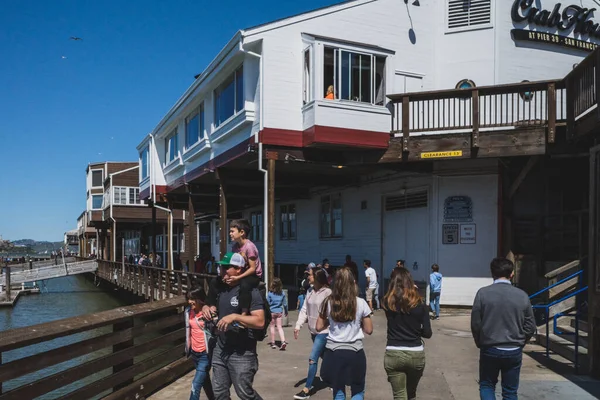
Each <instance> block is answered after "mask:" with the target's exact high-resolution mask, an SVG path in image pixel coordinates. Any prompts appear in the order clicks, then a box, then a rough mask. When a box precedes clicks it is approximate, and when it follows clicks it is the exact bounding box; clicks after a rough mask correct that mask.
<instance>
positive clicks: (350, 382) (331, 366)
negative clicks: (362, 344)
mask: <svg viewBox="0 0 600 400" xmlns="http://www.w3.org/2000/svg"><path fill="white" fill-rule="evenodd" d="M323 374H325V377H324V378H325V381H327V383H328V384H329V386H330V387H331V389H332V390H333V398H334V399H343V398H344V397H345V390H346V386H350V392H351V393H352V399H354V400H361V399H363V397H364V392H365V378H366V376H367V357H366V356H365V352H364V350H359V351H354V350H329V349H327V350H325V354H324V355H323V364H322V365H321V375H323Z"/></svg>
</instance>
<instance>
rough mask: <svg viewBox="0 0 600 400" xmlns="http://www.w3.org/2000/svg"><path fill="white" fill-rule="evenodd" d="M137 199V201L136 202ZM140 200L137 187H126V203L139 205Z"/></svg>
mask: <svg viewBox="0 0 600 400" xmlns="http://www.w3.org/2000/svg"><path fill="white" fill-rule="evenodd" d="M132 190H133V199H132V198H131V197H132V196H131V191H132ZM136 199H137V202H136ZM141 204H142V201H141V200H140V188H139V187H127V205H130V206H138V205H141Z"/></svg>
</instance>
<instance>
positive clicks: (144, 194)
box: [140, 185, 167, 200]
mask: <svg viewBox="0 0 600 400" xmlns="http://www.w3.org/2000/svg"><path fill="white" fill-rule="evenodd" d="M151 187H152V185H150V186H149V187H148V188H147V189H144V190H142V191H141V192H140V199H142V200H145V199H148V198H150V195H151V194H152V192H151V190H150V189H151ZM155 189H156V194H165V193H167V187H166V186H165V185H156V186H155Z"/></svg>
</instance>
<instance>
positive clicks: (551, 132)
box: [548, 83, 556, 143]
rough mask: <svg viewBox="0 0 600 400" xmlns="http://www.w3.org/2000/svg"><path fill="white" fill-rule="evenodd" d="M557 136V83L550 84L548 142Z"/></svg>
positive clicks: (552, 141) (551, 141)
mask: <svg viewBox="0 0 600 400" xmlns="http://www.w3.org/2000/svg"><path fill="white" fill-rule="evenodd" d="M555 138H556V84H554V83H550V84H548V143H554V140H555Z"/></svg>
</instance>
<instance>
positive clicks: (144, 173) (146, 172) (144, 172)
mask: <svg viewBox="0 0 600 400" xmlns="http://www.w3.org/2000/svg"><path fill="white" fill-rule="evenodd" d="M144 156H146V166H144ZM140 174H141V176H140V179H141V180H142V181H143V180H145V179H147V178H148V177H149V176H150V147H149V146H146V148H144V150H142V151H141V153H140Z"/></svg>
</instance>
